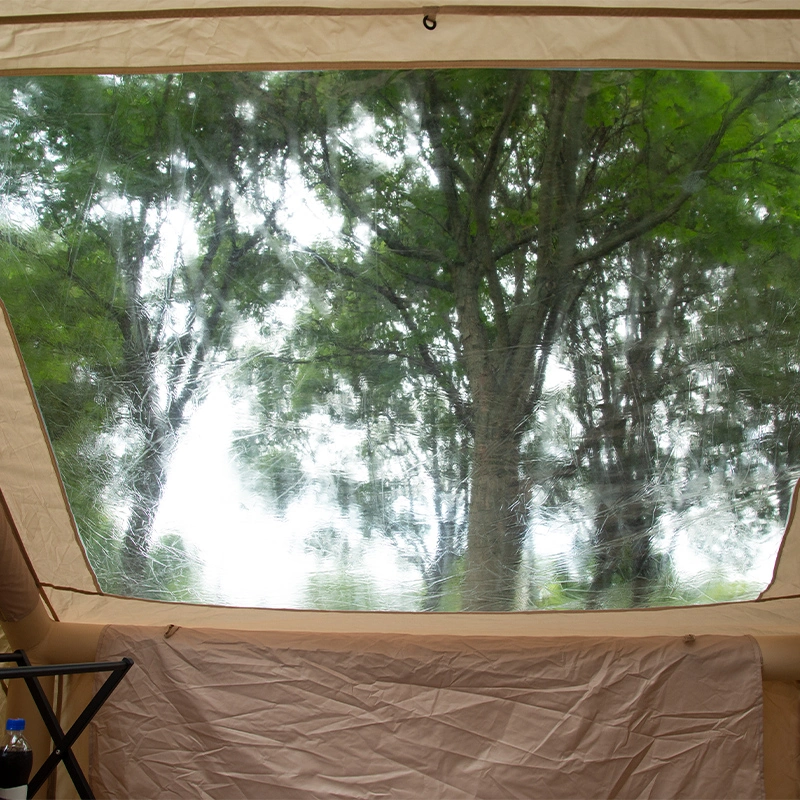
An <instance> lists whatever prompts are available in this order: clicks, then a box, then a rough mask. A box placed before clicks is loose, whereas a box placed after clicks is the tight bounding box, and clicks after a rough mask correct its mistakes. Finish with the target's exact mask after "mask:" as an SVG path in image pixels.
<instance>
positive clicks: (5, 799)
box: [0, 784, 28, 800]
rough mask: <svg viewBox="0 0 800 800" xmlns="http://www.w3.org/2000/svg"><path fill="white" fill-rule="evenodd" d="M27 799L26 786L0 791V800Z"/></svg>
mask: <svg viewBox="0 0 800 800" xmlns="http://www.w3.org/2000/svg"><path fill="white" fill-rule="evenodd" d="M27 798H28V787H27V785H26V784H23V785H22V786H9V787H8V788H6V789H0V800H27Z"/></svg>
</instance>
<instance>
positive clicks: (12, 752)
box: [0, 719, 33, 800]
mask: <svg viewBox="0 0 800 800" xmlns="http://www.w3.org/2000/svg"><path fill="white" fill-rule="evenodd" d="M24 730H25V720H24V719H10V720H8V721H7V722H6V735H5V739H4V740H3V745H2V747H0V798H2V800H26V798H27V797H28V778H30V776H31V769H32V768H33V752H32V751H31V748H30V746H29V745H28V743H27V742H26V741H25V736H24V733H23V732H24Z"/></svg>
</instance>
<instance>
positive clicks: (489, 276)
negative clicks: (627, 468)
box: [292, 71, 782, 610]
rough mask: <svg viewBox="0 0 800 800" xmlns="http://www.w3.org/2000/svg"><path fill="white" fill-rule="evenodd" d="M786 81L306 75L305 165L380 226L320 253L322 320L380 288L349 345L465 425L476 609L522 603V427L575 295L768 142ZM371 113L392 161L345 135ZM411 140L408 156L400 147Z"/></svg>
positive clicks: (469, 586)
mask: <svg viewBox="0 0 800 800" xmlns="http://www.w3.org/2000/svg"><path fill="white" fill-rule="evenodd" d="M781 80H782V79H781V77H780V76H775V75H770V76H744V75H739V76H734V77H731V76H726V77H723V76H715V75H704V76H702V77H701V79H700V80H699V81H695V80H694V79H690V78H688V77H686V76H683V75H681V74H680V73H649V72H645V73H608V74H594V73H579V72H553V73H535V72H516V73H513V72H512V73H506V72H500V71H498V72H489V73H476V72H470V71H461V72H412V73H402V74H395V75H385V76H382V77H365V76H363V75H358V74H356V75H317V76H309V77H308V78H307V79H306V81H305V84H301V86H302V89H301V93H300V96H301V98H302V103H301V104H300V106H298V109H297V113H296V115H295V118H296V119H297V120H298V132H297V136H298V139H299V140H300V142H301V145H300V155H299V156H298V158H300V159H301V163H302V165H303V170H304V175H305V177H306V180H307V181H308V183H309V185H314V186H316V187H317V188H318V190H319V191H320V194H321V196H323V197H325V198H326V199H327V201H328V202H329V203H330V204H331V206H332V207H333V208H335V209H336V211H337V213H339V214H341V215H342V217H343V218H344V220H345V222H344V234H345V236H346V237H347V236H350V237H354V236H355V235H356V232H357V230H358V229H359V227H360V228H361V229H366V230H368V231H369V241H368V246H367V247H363V246H362V247H350V248H349V249H348V248H340V249H339V250H338V252H319V251H317V252H315V253H313V254H312V255H313V257H314V258H315V259H316V261H317V262H318V263H320V264H321V265H322V266H323V267H324V268H325V269H324V271H323V274H322V275H318V276H317V277H316V278H315V280H316V281H317V282H318V283H319V284H320V285H324V286H325V289H326V292H327V293H328V297H329V298H330V299H329V306H328V310H327V311H326V312H324V313H323V314H321V315H320V318H321V319H320V320H318V322H319V323H320V324H322V318H324V319H327V320H328V321H329V322H328V324H330V325H331V326H335V325H337V324H339V323H340V321H341V320H343V319H346V318H347V316H348V315H352V316H353V317H354V318H355V317H358V318H361V317H362V316H363V307H364V306H365V305H366V304H367V303H368V302H369V300H370V299H371V300H372V301H373V303H375V304H377V306H378V307H379V308H380V309H381V311H380V313H378V312H373V313H372V316H375V315H376V314H377V316H378V318H380V319H381V320H383V321H384V322H383V325H384V329H383V330H378V329H377V328H376V329H375V330H374V331H371V334H372V335H371V336H370V339H369V342H370V344H369V345H365V344H364V341H363V340H358V341H356V340H354V339H348V338H347V337H346V332H345V335H344V336H340V338H339V339H338V345H337V346H338V347H339V352H340V353H343V354H347V353H353V352H359V353H361V354H363V355H364V356H368V357H372V358H385V357H386V355H387V353H392V354H393V355H394V357H395V358H400V359H402V360H403V362H404V363H405V364H406V365H409V367H410V369H409V372H410V373H411V374H414V373H415V374H416V375H425V376H426V378H427V379H430V380H433V381H435V382H436V385H437V386H438V387H439V389H440V391H441V393H442V395H443V396H444V397H446V398H447V400H448V403H449V405H450V410H451V412H452V413H453V414H454V416H455V417H456V418H457V419H458V421H459V424H460V425H461V426H463V429H464V430H465V431H467V432H468V433H469V436H470V437H471V440H472V453H471V461H470V491H469V498H470V501H469V532H468V538H467V548H466V562H465V576H464V584H463V603H464V607H466V608H472V609H479V610H501V609H508V608H511V607H513V606H514V602H515V592H516V590H517V584H516V581H517V573H518V569H519V565H520V559H521V554H522V543H523V540H524V537H525V534H526V530H527V519H528V500H529V497H528V487H527V484H526V481H525V478H524V475H523V474H522V468H521V467H522V465H521V453H520V448H521V442H522V439H523V437H524V436H525V435H526V433H528V432H529V431H531V430H532V422H533V420H534V419H535V415H536V412H537V408H538V407H539V406H540V404H541V402H542V393H543V387H544V382H545V376H546V373H547V366H548V363H549V361H550V359H551V356H552V354H553V352H554V349H555V348H556V346H557V345H558V343H559V342H560V341H561V339H562V337H563V335H564V332H565V330H566V326H567V325H568V321H569V320H570V319H571V318H572V317H573V315H574V314H575V313H576V310H577V308H578V305H579V301H580V300H581V298H582V297H583V296H584V294H585V293H586V292H587V291H588V289H589V287H591V286H596V285H599V284H598V281H597V280H596V279H597V276H598V275H600V274H601V273H602V272H603V270H604V269H606V267H607V264H608V263H609V259H611V258H612V257H613V256H614V255H615V254H619V253H620V252H622V251H623V249H624V248H626V247H631V248H634V247H635V245H634V243H635V242H637V241H639V240H642V239H643V238H646V237H648V236H650V235H651V234H652V233H653V232H654V231H656V230H657V229H659V226H664V225H665V224H666V223H667V222H668V221H670V220H671V219H673V218H675V217H676V215H678V213H679V212H680V211H681V209H683V208H684V206H686V205H688V204H692V203H696V202H698V198H700V197H702V195H703V191H704V187H705V186H706V185H707V184H708V183H709V182H710V181H713V180H714V177H715V176H716V175H717V173H719V172H721V171H723V167H724V166H725V165H726V164H728V162H729V161H730V160H731V159H732V158H734V157H735V156H740V155H741V154H742V153H745V152H748V150H749V149H751V148H753V147H755V146H757V144H758V143H759V142H760V141H761V140H762V139H763V136H764V131H763V126H762V125H761V124H760V123H759V114H761V109H762V106H763V107H765V108H769V107H770V103H771V98H772V97H773V92H774V90H775V88H776V86H778V85H779V84H780V83H781ZM292 85H293V86H296V85H297V84H295V83H294V82H293V84H292ZM359 126H364V127H369V126H374V128H375V133H374V141H375V142H376V143H377V144H378V145H379V146H380V148H381V149H382V151H383V153H384V154H386V156H387V157H388V163H387V159H386V158H384V159H383V160H379V159H378V158H376V157H375V155H373V154H370V153H369V152H368V151H366V152H365V150H364V148H359V147H358V146H356V145H355V144H349V142H348V140H351V139H355V138H356V136H357V135H358V131H359ZM410 141H414V142H416V153H415V157H414V158H413V159H412V158H410V157H408V156H401V155H400V154H401V152H404V148H405V147H406V146H407V144H408V143H409V142H410ZM331 320H332V321H331ZM439 343H441V345H440V346H436V345H437V344H439ZM411 365H413V369H412V368H411Z"/></svg>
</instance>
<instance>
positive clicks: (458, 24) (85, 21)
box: [0, 0, 800, 74]
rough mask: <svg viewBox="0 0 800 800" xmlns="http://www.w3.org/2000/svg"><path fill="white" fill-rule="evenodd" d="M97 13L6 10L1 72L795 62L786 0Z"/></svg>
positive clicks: (798, 57) (142, 6)
mask: <svg viewBox="0 0 800 800" xmlns="http://www.w3.org/2000/svg"><path fill="white" fill-rule="evenodd" d="M106 6H107V4H100V3H97V2H87V0H63V1H62V2H55V0H47V1H45V0H40V2H38V3H22V2H20V1H19V0H15V2H14V3H8V2H6V3H4V6H3V11H2V12H1V13H0V72H7V73H23V74H24V73H34V72H41V71H44V72H75V71H80V72H97V71H100V72H108V71H171V70H187V69H231V68H239V69H253V68H275V69H281V68H310V67H333V66H359V67H382V66H383V67H386V66H421V65H444V64H448V65H467V64H487V65H493V64H497V65H499V64H517V65H526V66H542V65H549V66H557V65H562V66H567V65H578V64H583V65H585V66H592V65H595V66H597V65H625V66H629V65H634V64H639V65H653V66H659V65H668V64H672V65H686V66H688V65H699V64H705V65H716V66H722V65H727V66H731V67H736V66H751V67H755V66H776V67H778V66H784V67H785V66H789V65H791V64H796V63H798V61H800V15H798V9H797V8H796V4H793V3H776V2H773V1H768V0H738V2H737V1H736V0H728V2H706V3H691V4H690V3H683V2H680V3H679V2H672V3H664V4H659V5H658V6H656V8H658V7H666V9H667V12H662V13H660V14H659V13H654V14H653V13H647V12H646V9H647V6H646V5H645V4H642V3H637V4H633V3H625V4H617V3H613V2H608V0H606V2H597V3H591V4H590V3H575V4H569V3H567V4H558V3H552V4H549V5H545V4H543V3H542V2H533V3H520V2H517V3H511V4H506V3H498V2H483V3H479V2H472V3H470V2H467V3H464V2H457V3H455V2H449V3H448V2H443V3H438V4H436V6H435V9H436V10H435V12H434V11H432V6H430V5H428V4H422V3H421V4H415V3H412V2H409V1H408V0H401V1H400V2H394V1H393V2H386V0H383V2H381V1H378V2H369V0H356V2H332V0H328V1H327V2H321V3H316V2H311V0H304V2H301V3H293V4H290V3H280V2H279V1H278V0H273V2H272V3H271V4H266V5H262V4H258V5H256V4H255V3H252V2H251V3H240V2H239V1H238V0H217V1H216V2H212V0H200V1H199V2H193V3H188V2H183V3H174V4H173V3H169V4H167V3H163V2H158V3H156V2H147V1H146V0H138V1H136V0H134V1H133V2H128V3H126V4H125V6H124V14H123V15H121V14H120V13H119V12H120V11H121V9H119V8H116V9H114V8H112V9H108V8H107V7H106ZM626 6H627V10H626ZM170 7H172V9H179V10H178V11H175V10H170ZM620 8H621V9H622V10H621V11H620ZM559 9H561V10H559ZM165 10H167V11H169V13H164V12H165ZM115 12H116V13H115ZM428 12H431V13H435V14H436V21H437V28H436V30H435V31H428V30H425V28H424V27H423V25H422V17H423V15H424V14H425V13H428ZM81 14H84V15H86V16H84V17H83V18H81V16H80V15H81Z"/></svg>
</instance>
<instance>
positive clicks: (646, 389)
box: [0, 70, 800, 611]
mask: <svg viewBox="0 0 800 800" xmlns="http://www.w3.org/2000/svg"><path fill="white" fill-rule="evenodd" d="M797 114H798V84H797V80H796V78H795V76H794V75H791V74H786V73H764V74H761V73H714V72H686V71H683V72H669V71H652V70H648V71H588V72H582V71H555V72H544V71H501V70H469V71H467V70H453V71H414V70H411V71H405V72H325V73H287V74H283V73H216V74H187V75H147V76H79V77H47V78H44V77H42V78H4V79H2V82H0V125H2V130H3V139H2V148H3V150H2V181H3V200H2V217H1V218H0V224H1V225H2V231H3V237H2V244H0V247H2V266H0V297H2V299H3V301H4V302H5V304H6V305H7V307H8V309H9V312H10V314H11V317H12V321H13V323H14V326H15V331H16V334H17V337H18V338H19V340H20V345H21V347H22V350H23V353H24V356H25V359H26V363H27V366H28V369H29V371H30V374H31V377H32V380H33V383H34V387H35V390H36V393H37V398H38V401H39V404H40V407H41V410H42V413H43V416H44V418H45V421H46V424H47V429H48V432H49V434H50V437H51V440H52V443H53V447H54V450H55V452H56V456H57V459H58V462H59V466H60V469H61V472H62V476H63V479H64V482H65V485H66V489H67V493H68V496H69V500H70V504H71V506H72V509H73V512H74V514H75V517H76V520H77V524H78V528H79V531H80V534H81V537H82V539H83V542H84V545H85V547H86V549H87V552H88V555H89V558H90V560H91V563H92V565H93V568H94V569H95V571H96V573H97V575H98V578H99V580H100V582H101V585H102V586H103V588H104V589H105V590H106V591H109V592H114V593H121V594H126V595H131V596H138V597H154V598H163V599H170V600H182V601H189V602H212V603H222V604H232V605H250V606H266V607H283V608H331V609H361V610H388V609H397V610H409V611H437V610H440V611H458V610H490V611H496V610H509V611H511V610H532V609H554V608H623V607H632V606H635V607H644V606H657V605H674V604H692V603H703V602H713V601H723V600H737V599H748V598H752V597H755V596H756V595H757V594H758V593H759V592H760V591H761V590H763V588H764V587H765V585H766V583H767V582H768V581H769V578H770V577H771V574H772V569H773V566H774V560H775V556H776V552H777V548H778V545H779V543H780V538H781V534H782V532H783V529H784V525H785V521H786V517H787V513H788V504H789V499H790V495H791V490H792V486H793V484H794V482H795V481H796V480H797V479H798V477H800V412H799V411H798V396H800V395H799V394H798V371H799V365H798V352H799V348H798V335H799V334H800V314H798V313H797V311H798V301H799V300H800V278H798V270H797V263H798V255H799V253H798V250H799V249H800V245H798V242H800V236H798V230H797V227H798V220H800V193H799V192H798V191H797V181H798V178H797V176H798V168H799V167H800V164H798V157H799V155H798V154H800V147H799V146H798V138H800V132H799V131H798V122H797Z"/></svg>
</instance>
